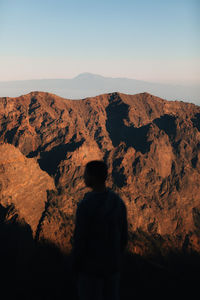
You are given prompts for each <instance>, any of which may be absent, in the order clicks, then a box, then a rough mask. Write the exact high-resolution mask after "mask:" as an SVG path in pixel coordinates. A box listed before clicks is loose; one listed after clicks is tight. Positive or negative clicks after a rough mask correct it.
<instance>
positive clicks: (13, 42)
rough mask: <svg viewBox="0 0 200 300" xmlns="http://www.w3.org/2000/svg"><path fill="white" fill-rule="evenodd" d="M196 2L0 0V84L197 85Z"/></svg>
mask: <svg viewBox="0 0 200 300" xmlns="http://www.w3.org/2000/svg"><path fill="white" fill-rule="evenodd" d="M199 16H200V1H199V0H167V1H164V0H0V81H10V80H28V79H47V78H73V77H75V76H77V75H78V74H80V73H83V72H90V73H94V74H100V75H103V76H106V77H127V78H133V79H138V80H146V81H152V82H162V83H174V84H188V85H193V84H200V17H199Z"/></svg>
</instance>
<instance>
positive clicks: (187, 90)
mask: <svg viewBox="0 0 200 300" xmlns="http://www.w3.org/2000/svg"><path fill="white" fill-rule="evenodd" d="M32 91H43V92H49V93H53V94H56V95H59V96H61V97H64V98H68V99H82V98H85V97H94V96H97V95H100V94H105V93H111V92H121V93H126V94H137V93H143V92H148V93H151V94H153V95H156V96H158V97H161V98H163V99H168V100H180V101H185V102H193V103H195V104H197V105H200V86H198V85H193V86H190V85H188V86H187V85H173V84H161V83H153V82H145V81H140V80H135V79H128V78H109V77H103V76H100V75H95V74H91V73H82V74H80V75H78V76H77V77H75V78H73V79H41V80H21V81H10V82H0V97H6V96H10V97H17V96H21V95H24V94H27V93H30V92H32Z"/></svg>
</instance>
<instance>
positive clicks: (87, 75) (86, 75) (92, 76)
mask: <svg viewBox="0 0 200 300" xmlns="http://www.w3.org/2000/svg"><path fill="white" fill-rule="evenodd" d="M97 78H98V79H99V78H104V77H103V76H101V75H98V74H93V73H87V72H86V73H81V74H79V75H78V76H76V77H75V78H74V79H97Z"/></svg>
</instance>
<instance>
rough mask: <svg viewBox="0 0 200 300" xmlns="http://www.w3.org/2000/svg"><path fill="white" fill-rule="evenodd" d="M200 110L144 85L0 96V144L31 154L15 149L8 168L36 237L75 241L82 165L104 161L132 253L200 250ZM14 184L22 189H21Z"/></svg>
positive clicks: (62, 242)
mask: <svg viewBox="0 0 200 300" xmlns="http://www.w3.org/2000/svg"><path fill="white" fill-rule="evenodd" d="M199 116H200V107H199V106H195V105H194V104H189V103H183V102H178V101H175V102H172V101H165V100H162V99H160V98H158V97H155V96H152V95H150V94H147V93H143V94H138V95H124V94H120V93H112V94H105V95H101V96H98V97H94V98H86V99H84V100H76V101H73V100H67V99H63V98H60V97H58V96H55V95H52V94H48V93H40V92H33V93H30V94H28V95H25V96H21V97H18V98H0V142H1V143H2V144H3V143H9V144H13V145H14V146H15V147H16V148H18V149H19V150H20V151H21V153H22V154H23V155H24V156H26V157H27V158H25V157H24V156H23V155H22V154H19V157H20V159H18V160H17V165H16V169H15V171H14V170H13V169H12V170H11V171H9V172H11V173H12V174H15V176H14V177H16V179H15V181H13V183H12V184H10V187H9V184H8V183H7V184H8V187H9V188H7V189H8V190H9V193H7V192H6V194H7V195H10V199H15V203H16V206H17V205H18V206H19V209H20V210H21V212H22V215H23V217H24V218H27V223H28V224H30V225H31V226H32V228H33V230H36V228H37V238H39V239H40V238H48V239H50V240H52V241H54V242H55V243H57V244H58V245H59V246H60V247H61V248H62V249H65V250H66V249H70V245H71V236H72V232H73V221H74V214H75V211H76V205H77V201H79V199H81V198H82V196H83V194H84V193H85V191H87V189H86V188H85V187H84V183H83V180H82V175H83V170H84V166H85V164H86V163H87V162H88V161H89V160H92V159H104V160H105V161H106V162H107V164H108V167H109V179H108V185H109V186H110V187H111V188H113V189H114V190H116V191H117V192H118V193H119V194H120V195H121V196H122V198H123V199H124V201H125V203H126V205H127V209H128V219H129V231H130V249H131V251H133V252H136V253H141V254H144V253H150V252H154V251H164V252H165V251H168V250H170V249H179V250H180V249H181V250H184V251H189V250H191V249H193V250H196V251H198V252H200V233H199V232H200V196H199V195H200V132H199V131H200V118H199ZM2 147H8V145H6V146H5V145H4V146H1V149H6V148H2ZM12 148H13V147H12ZM13 149H14V148H13ZM1 151H3V150H1ZM13 151H14V150H13ZM16 151H17V150H16ZM4 153H5V150H4ZM17 153H20V152H19V151H17ZM12 155H13V154H12ZM2 157H4V158H3V160H4V161H6V155H5V154H4V156H2V155H1V158H0V159H1V161H2ZM30 158H31V159H30ZM14 160H15V159H14ZM37 163H38V164H39V166H40V168H41V169H42V170H43V171H45V172H46V173H45V172H43V171H41V170H40V169H39V166H38V165H37ZM30 165H31V166H30ZM22 166H26V170H30V172H27V171H26V172H23V171H22V169H23V168H24V167H22ZM6 168H8V169H9V168H11V167H10V166H9V167H6ZM12 168H13V167H12ZM9 170H10V169H9ZM1 172H4V171H3V168H2V171H1ZM6 172H8V171H6ZM14 172H15V173H14ZM39 172H41V173H40V175H37V173H38V174H39ZM22 173H24V174H26V175H24V176H22ZM47 173H48V174H47ZM1 174H2V173H1ZM12 176H13V175H12ZM45 176H46V177H45ZM1 178H2V175H1ZM3 178H6V175H5V176H4V175H3ZM38 178H40V179H39V180H38ZM53 180H54V183H55V186H56V190H55V191H54V192H51V193H49V194H48V201H47V198H45V197H46V196H44V195H43V194H45V193H46V191H47V190H52V189H54V186H53ZM45 183H46V185H45ZM39 184H41V188H40V186H39ZM5 185H6V183H4V186H5ZM14 185H16V188H15V187H14ZM18 187H23V188H24V195H26V196H23V197H21V198H20V197H19V196H16V194H17V193H18V191H19V190H20V191H21V188H20V189H19V188H18ZM30 187H32V188H31V189H32V190H33V192H31V193H30V195H29V192H28V191H30ZM34 189H35V190H34ZM4 191H6V188H5V187H4ZM1 193H2V192H1ZM42 193H43V194H42ZM17 195H18V194H17ZM33 195H34V197H33ZM29 197H30V200H29ZM31 197H33V198H31ZM4 198H5V192H4ZM16 199H18V200H16ZM19 199H21V200H19ZM41 199H43V200H41ZM3 201H5V200H3ZM6 201H8V200H6ZM12 201H14V200H12ZM12 201H11V202H12ZM45 202H47V203H48V205H46V207H45V208H44V206H45ZM31 203H32V204H31ZM33 207H35V208H34V209H35V212H34V211H33ZM30 210H31V212H32V214H30ZM33 212H34V213H33ZM39 212H40V213H39ZM41 212H44V213H43V215H42V218H41ZM37 222H38V224H37Z"/></svg>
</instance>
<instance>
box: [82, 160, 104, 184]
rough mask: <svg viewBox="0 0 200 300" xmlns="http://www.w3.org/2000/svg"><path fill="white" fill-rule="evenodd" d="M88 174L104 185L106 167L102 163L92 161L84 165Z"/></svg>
mask: <svg viewBox="0 0 200 300" xmlns="http://www.w3.org/2000/svg"><path fill="white" fill-rule="evenodd" d="M85 169H86V170H87V172H88V174H89V175H90V176H92V177H95V178H96V179H97V180H98V181H99V182H100V183H104V182H105V181H106V179H107V176H108V167H107V165H106V163H105V162H104V161H101V160H92V161H90V162H88V163H87V164H86V167H85Z"/></svg>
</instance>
